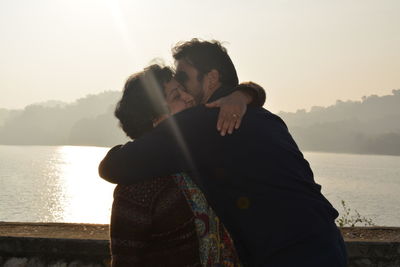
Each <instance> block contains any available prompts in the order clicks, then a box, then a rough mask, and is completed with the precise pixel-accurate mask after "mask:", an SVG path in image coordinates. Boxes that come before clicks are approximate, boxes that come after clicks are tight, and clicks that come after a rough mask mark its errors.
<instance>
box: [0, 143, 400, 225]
mask: <svg viewBox="0 0 400 267" xmlns="http://www.w3.org/2000/svg"><path fill="white" fill-rule="evenodd" d="M108 149H109V148H103V147H85V146H0V188H1V189H0V190H1V191H0V192H1V194H0V221H20V222H78V223H79V222H84V223H108V222H109V216H110V207H111V203H112V193H113V189H114V185H112V184H109V183H107V182H105V181H103V180H102V179H100V178H99V176H98V174H97V166H98V163H99V162H100V160H101V159H102V158H103V157H104V156H105V154H106V153H107V151H108ZM304 155H305V157H306V159H307V160H308V161H309V162H310V164H311V167H312V169H313V171H314V175H315V180H316V182H317V183H319V184H321V185H322V192H323V193H324V195H325V196H326V197H327V198H328V200H329V201H331V203H332V204H333V205H334V206H335V207H336V208H337V209H338V211H339V212H342V211H343V210H342V207H341V204H340V202H341V200H344V201H345V202H346V204H347V206H348V207H350V209H352V210H357V211H358V212H359V213H360V214H361V216H365V217H367V218H371V219H372V220H373V222H374V223H375V224H377V225H385V226H400V157H396V156H382V155H353V154H336V153H320V152H305V153H304Z"/></svg>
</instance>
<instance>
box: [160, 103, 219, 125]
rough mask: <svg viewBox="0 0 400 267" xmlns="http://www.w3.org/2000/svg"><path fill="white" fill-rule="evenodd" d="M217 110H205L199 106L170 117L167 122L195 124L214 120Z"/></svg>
mask: <svg viewBox="0 0 400 267" xmlns="http://www.w3.org/2000/svg"><path fill="white" fill-rule="evenodd" d="M218 112H219V109H217V108H207V107H205V106H204V105H199V106H196V107H193V108H189V109H186V110H184V111H181V112H179V113H177V114H175V115H173V116H171V117H170V118H169V119H168V120H167V121H169V122H171V121H174V122H175V123H178V124H182V123H189V124H191V123H195V122H199V121H208V120H215V119H216V118H217V115H218Z"/></svg>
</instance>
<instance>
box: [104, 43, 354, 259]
mask: <svg viewBox="0 0 400 267" xmlns="http://www.w3.org/2000/svg"><path fill="white" fill-rule="evenodd" d="M174 58H175V60H176V62H177V75H176V77H177V78H178V79H179V80H180V81H181V83H182V84H183V85H184V86H185V87H186V89H187V90H188V92H190V93H191V94H192V95H193V96H194V98H195V100H196V102H197V103H198V104H202V103H207V102H211V101H215V100H217V99H218V98H220V97H222V96H224V95H227V94H229V93H230V92H231V90H232V88H233V87H235V86H236V85H237V83H238V78H237V74H236V70H235V67H234V65H233V63H232V61H231V59H230V58H229V56H228V54H227V52H226V50H225V49H224V48H223V47H222V46H221V45H220V43H218V42H203V41H199V40H197V39H193V40H192V41H189V42H186V43H183V44H181V45H178V46H177V47H176V48H175V50H174ZM217 113H218V111H217V110H215V109H207V108H205V107H203V106H197V107H195V108H192V109H189V110H186V111H184V112H181V113H179V114H177V115H175V116H173V117H172V118H170V119H167V120H166V121H164V122H163V123H161V124H160V125H159V126H157V127H156V128H155V129H154V130H153V131H152V132H151V133H148V134H147V135H145V136H143V137H142V138H139V139H137V140H135V141H134V142H130V143H127V144H125V145H124V146H117V147H114V148H113V149H111V150H110V152H109V153H108V154H107V156H106V157H105V159H104V160H103V161H102V162H101V164H100V167H99V171H100V176H101V177H103V178H104V179H106V180H108V181H110V182H114V183H120V184H121V183H122V184H124V183H125V184H129V183H135V182H138V181H141V180H144V179H151V178H154V177H158V176H162V175H168V174H172V173H176V172H179V171H190V172H191V174H192V176H193V177H194V179H196V181H197V183H198V184H199V186H200V187H201V188H202V190H203V192H204V193H205V195H206V196H207V199H208V201H209V202H210V204H211V206H212V207H213V208H214V209H215V211H216V213H217V214H218V215H219V217H220V218H221V219H222V221H223V223H224V224H225V226H226V227H227V229H228V230H229V231H230V233H231V235H232V237H233V239H234V242H235V246H236V248H237V249H238V253H239V256H240V258H241V260H242V262H243V264H244V265H245V266H282V267H283V266H287V267H293V266H316V267H317V266H318V267H321V266H324V267H326V266H335V267H337V266H345V265H346V252H345V248H344V244H343V240H342V238H341V235H340V233H339V231H338V229H337V227H336V226H335V223H334V220H335V218H336V217H337V215H338V214H337V211H336V210H335V209H334V208H333V207H332V206H331V204H330V203H329V202H328V201H327V200H326V199H325V198H324V197H323V195H322V194H321V193H320V186H319V185H317V184H316V183H315V182H314V178H313V173H312V171H311V169H310V166H309V164H308V162H307V161H306V160H305V159H304V158H303V155H302V153H301V152H300V151H299V149H298V147H297V145H296V143H295V142H294V140H293V139H292V137H291V135H290V134H289V132H288V129H287V127H286V125H285V124H284V122H283V121H282V120H281V119H280V118H279V117H278V116H276V115H274V114H272V113H270V112H269V111H267V110H265V109H262V108H255V107H250V108H249V109H248V111H247V113H246V115H245V116H244V117H243V120H242V125H241V127H240V129H238V130H236V131H235V132H233V133H232V134H231V135H229V136H226V137H222V136H221V135H220V134H219V133H218V131H217V130H216V129H215V123H216V121H217ZM232 116H234V117H238V116H237V114H232ZM222 127H223V126H222Z"/></svg>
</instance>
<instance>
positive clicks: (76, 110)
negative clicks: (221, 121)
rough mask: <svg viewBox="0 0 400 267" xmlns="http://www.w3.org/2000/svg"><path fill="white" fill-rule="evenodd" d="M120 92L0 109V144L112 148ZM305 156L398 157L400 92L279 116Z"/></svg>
mask: <svg viewBox="0 0 400 267" xmlns="http://www.w3.org/2000/svg"><path fill="white" fill-rule="evenodd" d="M120 97H121V93H120V92H116V91H107V92H103V93H100V94H97V95H88V96H86V97H84V98H81V99H78V100H77V101H75V102H73V103H63V102H58V101H48V102H45V103H39V104H33V105H29V106H27V107H26V108H25V109H23V110H7V109H0V144H3V145H92V146H113V145H115V144H119V143H124V142H126V141H127V140H128V138H127V137H126V136H125V134H124V133H123V132H122V130H121V129H120V128H119V127H118V121H117V119H116V118H115V117H114V115H113V111H114V108H115V104H116V103H117V101H118V100H119V98H120ZM278 115H279V116H280V117H282V118H283V120H284V121H285V122H286V124H287V125H288V128H289V130H290V132H291V133H292V135H293V136H294V138H295V140H296V142H297V143H298V145H299V147H300V148H301V149H302V150H305V151H307V150H308V151H326V152H344V153H366V154H388V155H400V89H399V90H393V91H392V94H391V95H385V96H377V95H371V96H368V97H363V98H362V99H361V100H360V101H340V100H338V101H337V102H336V104H334V105H332V106H329V107H313V108H311V110H310V111H306V110H298V111H297V112H280V113H279V114H278Z"/></svg>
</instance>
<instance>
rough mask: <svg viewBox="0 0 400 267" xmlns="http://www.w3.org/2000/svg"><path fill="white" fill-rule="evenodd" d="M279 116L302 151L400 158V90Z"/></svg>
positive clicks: (284, 113) (283, 113) (282, 113)
mask: <svg viewBox="0 0 400 267" xmlns="http://www.w3.org/2000/svg"><path fill="white" fill-rule="evenodd" d="M279 115H280V116H281V118H282V119H283V120H284V121H285V122H286V124H287V125H288V127H289V130H290V132H291V133H292V135H293V136H294V138H295V140H296V141H297V143H298V145H299V146H300V148H302V149H303V150H313V151H331V152H345V153H368V154H389V155H400V90H393V91H392V94H391V95H386V96H376V95H371V96H368V97H363V98H362V99H361V101H346V102H343V101H340V100H338V101H337V102H336V104H335V105H332V106H329V107H313V108H311V110H310V111H309V112H306V111H305V110H298V111H297V112H294V113H288V112H281V113H280V114H279Z"/></svg>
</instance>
